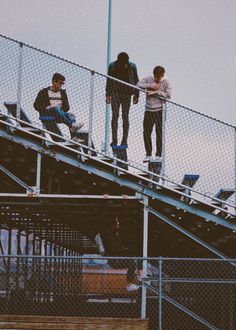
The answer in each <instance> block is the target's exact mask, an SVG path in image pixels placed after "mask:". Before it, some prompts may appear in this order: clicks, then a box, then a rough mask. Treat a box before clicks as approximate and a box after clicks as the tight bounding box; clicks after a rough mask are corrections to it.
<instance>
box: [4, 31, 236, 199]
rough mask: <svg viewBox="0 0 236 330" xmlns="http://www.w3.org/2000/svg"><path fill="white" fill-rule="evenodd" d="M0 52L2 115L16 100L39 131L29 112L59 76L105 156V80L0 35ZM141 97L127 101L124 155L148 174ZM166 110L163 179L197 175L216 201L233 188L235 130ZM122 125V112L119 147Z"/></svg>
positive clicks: (169, 106)
mask: <svg viewBox="0 0 236 330" xmlns="http://www.w3.org/2000/svg"><path fill="white" fill-rule="evenodd" d="M0 49H1V66H0V73H1V104H0V107H1V108H0V109H1V111H2V112H4V111H6V109H5V108H4V102H6V101H15V102H16V101H18V103H20V106H21V108H22V109H23V110H24V111H25V112H26V113H27V115H28V116H29V118H30V119H31V120H32V123H34V124H36V125H39V126H40V127H42V124H41V122H40V120H39V113H38V112H37V111H36V110H35V109H34V108H33V104H34V101H35V98H36V96H37V94H38V92H39V91H40V90H41V89H42V88H44V87H47V86H50V85H51V78H52V75H53V74H54V73H55V72H60V73H62V74H63V75H64V76H65V77H66V84H65V88H66V91H67V94H68V98H69V103H70V110H71V112H73V113H74V114H75V115H76V118H77V120H78V121H82V122H83V123H84V129H85V130H87V131H88V130H89V131H90V133H91V135H90V136H91V137H92V141H93V144H94V146H95V149H97V150H98V151H100V152H103V151H104V146H105V144H106V143H107V141H108V143H109V145H110V142H111V140H112V134H111V129H110V127H111V119H112V118H111V117H112V116H111V108H110V106H109V108H108V109H109V112H108V113H107V115H108V116H106V110H105V108H106V106H105V94H106V92H105V90H106V83H107V76H105V75H102V74H100V73H97V72H94V71H92V70H89V69H87V68H85V67H82V66H80V65H77V64H75V63H72V62H69V61H66V60H64V59H62V58H59V57H57V56H54V55H51V54H48V53H46V52H44V51H41V50H38V49H36V48H33V47H31V46H28V45H24V44H22V43H19V42H17V41H14V40H11V39H9V38H6V37H4V36H0ZM21 59H22V60H21ZM19 77H20V79H19ZM173 88H174V86H173ZM118 90H119V91H120V92H121V93H122V96H123V97H124V98H125V97H126V96H128V94H130V89H129V88H128V87H127V86H125V85H124V84H123V83H119V82H116V83H115V84H113V92H114V93H115V92H116V91H118ZM145 97H146V94H145V92H143V91H140V97H139V103H138V104H137V105H134V104H132V99H131V108H130V111H129V137H128V152H127V153H128V160H129V164H130V166H131V167H132V165H135V167H136V170H137V168H139V169H141V170H142V169H146V170H147V166H146V165H143V158H144V156H145V150H144V143H143V117H144V109H145ZM165 109H166V112H165V118H166V120H165V125H163V126H164V134H163V136H164V142H163V154H162V156H163V158H164V164H165V166H164V173H163V175H164V177H165V178H167V179H170V180H173V181H174V182H176V183H181V181H182V179H183V176H184V175H185V174H197V175H199V176H200V177H199V180H198V182H197V183H196V186H195V188H196V190H197V191H199V192H201V193H205V194H207V195H208V196H214V195H215V194H216V193H217V192H218V191H219V189H221V188H226V189H235V143H236V142H235V134H236V133H235V132H236V128H235V127H234V126H231V125H228V124H225V123H223V122H220V121H218V120H216V119H213V118H210V117H208V116H205V115H203V114H200V113H198V112H196V111H193V110H191V109H188V108H186V107H183V106H181V105H178V104H176V103H174V102H171V101H167V102H166V104H165ZM105 118H107V120H106V119H105ZM106 123H107V125H106ZM122 125H123V123H122V113H120V116H119V122H118V144H119V143H120V142H121V140H122V131H123V127H122ZM107 127H109V129H108V131H107V129H106V128H107ZM62 130H63V133H64V134H65V136H67V137H69V136H70V135H69V130H68V128H67V127H66V126H65V125H63V129H62ZM154 135H155V134H153V136H152V142H153V152H155V136H154ZM109 149H110V150H109V151H108V155H109V156H111V157H112V156H113V154H112V149H111V148H110V146H109ZM131 171H132V170H131ZM231 202H232V205H233V203H234V201H233V198H232V197H231V200H230V203H231Z"/></svg>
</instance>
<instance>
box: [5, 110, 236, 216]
mask: <svg viewBox="0 0 236 330" xmlns="http://www.w3.org/2000/svg"><path fill="white" fill-rule="evenodd" d="M4 116H6V117H8V118H9V119H13V120H15V121H18V122H21V123H24V124H27V125H28V126H31V127H33V128H36V129H39V130H41V131H43V132H45V133H49V134H51V135H54V136H56V137H60V138H63V139H64V140H65V141H67V142H70V143H73V144H75V145H78V146H80V147H83V148H84V147H85V148H86V149H88V150H90V151H95V152H97V153H99V154H100V155H102V156H103V157H105V158H107V159H111V160H118V161H119V162H122V163H124V164H129V163H127V162H124V161H121V160H120V159H118V158H115V157H107V156H106V155H105V154H104V153H102V152H99V151H97V150H96V149H93V148H89V147H87V146H84V145H83V144H81V143H78V142H75V141H72V140H70V139H68V138H66V137H62V136H61V135H58V134H55V133H53V132H51V131H48V130H46V129H44V128H39V127H37V126H35V125H33V124H31V123H28V122H25V121H23V120H21V119H16V118H15V117H13V116H9V115H5V114H4ZM0 122H1V123H3V124H5V125H7V126H11V127H13V128H15V129H17V130H20V131H23V132H26V130H25V129H23V128H20V127H16V126H14V125H13V124H11V123H9V122H5V121H2V120H0ZM27 133H28V134H29V135H32V136H35V137H38V138H40V139H42V140H44V141H47V142H50V143H53V144H55V145H58V146H60V147H62V148H64V149H66V150H69V151H72V152H74V153H77V154H79V155H82V156H85V157H86V158H90V159H93V160H96V161H98V162H100V163H102V164H105V165H107V166H110V167H112V168H114V169H118V170H121V171H122V172H125V173H128V174H131V175H132V176H134V177H136V178H138V179H141V180H143V181H146V182H148V183H151V184H154V185H156V186H159V187H160V188H165V189H167V190H169V191H172V192H175V193H177V194H179V195H180V196H184V197H187V198H191V199H192V200H195V201H196V202H201V203H202V204H205V205H208V206H212V204H210V203H207V202H203V201H201V200H198V199H196V198H195V197H193V196H190V195H189V194H186V193H184V192H181V191H178V190H175V189H172V188H170V187H169V186H167V185H164V184H162V183H159V182H156V181H153V180H151V179H149V178H144V177H142V176H140V175H138V174H135V173H132V172H130V171H129V170H125V169H123V168H120V167H119V166H117V165H114V164H109V163H107V162H106V161H103V160H102V159H99V158H97V157H94V156H91V155H88V154H84V152H82V151H79V150H74V149H72V148H70V147H69V146H65V145H62V144H61V143H60V142H56V141H53V140H49V139H47V138H46V137H43V136H39V135H38V134H35V133H33V132H29V131H27ZM129 165H130V166H131V167H132V168H134V169H138V170H140V168H137V167H135V166H134V165H132V164H129ZM143 172H145V171H143ZM145 173H148V174H151V175H154V173H152V172H149V171H146V172H145ZM155 176H157V177H159V178H160V179H164V180H165V181H167V182H170V183H173V184H176V185H177V186H180V187H183V188H185V189H188V190H191V191H193V192H195V193H196V194H198V195H200V196H203V197H207V198H210V199H211V200H214V201H218V202H220V203H224V205H227V206H230V207H232V208H234V206H233V205H231V204H228V203H226V202H225V201H222V200H219V199H218V198H214V197H212V196H208V195H206V194H204V193H202V192H199V191H197V190H195V189H193V188H190V187H188V186H185V185H183V184H181V183H176V182H174V181H171V180H170V179H166V178H164V177H163V176H161V175H157V174H155ZM214 208H215V209H217V210H219V211H222V212H225V213H227V214H229V215H231V216H234V214H233V213H231V212H229V211H228V210H226V209H223V208H221V207H219V206H217V205H214Z"/></svg>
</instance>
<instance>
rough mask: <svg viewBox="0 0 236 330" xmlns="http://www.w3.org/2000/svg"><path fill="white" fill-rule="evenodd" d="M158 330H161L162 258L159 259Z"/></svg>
mask: <svg viewBox="0 0 236 330" xmlns="http://www.w3.org/2000/svg"><path fill="white" fill-rule="evenodd" d="M158 300H159V330H161V329H162V258H161V257H160V259H159V297H158Z"/></svg>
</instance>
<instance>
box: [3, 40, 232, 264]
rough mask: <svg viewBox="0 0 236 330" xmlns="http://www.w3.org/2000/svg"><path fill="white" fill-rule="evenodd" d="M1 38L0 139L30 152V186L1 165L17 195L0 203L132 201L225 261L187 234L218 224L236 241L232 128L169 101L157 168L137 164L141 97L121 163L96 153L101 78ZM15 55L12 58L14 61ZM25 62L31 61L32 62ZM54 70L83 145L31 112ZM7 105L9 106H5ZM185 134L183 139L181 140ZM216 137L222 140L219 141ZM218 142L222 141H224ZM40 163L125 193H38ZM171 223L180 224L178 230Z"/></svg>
mask: <svg viewBox="0 0 236 330" xmlns="http://www.w3.org/2000/svg"><path fill="white" fill-rule="evenodd" d="M1 39H2V41H3V43H2V46H1V47H2V52H3V53H4V55H5V57H4V61H3V62H2V64H1V66H2V68H1V70H2V77H3V78H2V80H3V81H5V82H6V85H5V88H4V89H3V91H2V95H3V98H4V99H3V102H2V104H1V109H0V110H1V114H0V141H2V142H1V143H9V145H10V144H13V145H18V146H21V147H24V148H25V149H27V150H28V151H29V153H32V152H33V153H34V155H35V159H36V161H35V169H34V173H35V182H34V184H32V185H31V184H28V183H26V182H24V180H22V179H21V178H20V177H18V176H17V175H15V173H14V170H9V168H7V163H4V161H3V159H2V163H1V164H0V172H1V173H2V174H3V175H5V176H7V177H8V178H10V180H11V181H13V182H15V183H16V184H17V185H18V186H19V187H21V190H20V192H19V191H17V192H14V191H11V192H4V191H2V192H1V193H0V198H1V200H2V201H4V202H6V203H7V200H10V199H12V198H13V199H15V200H21V201H29V198H30V197H32V198H34V199H35V200H36V199H40V200H43V199H45V200H47V199H53V198H55V199H58V200H59V199H64V200H65V199H81V198H102V199H108V200H109V199H111V200H112V199H113V198H114V199H119V198H121V199H122V200H131V199H135V200H137V201H139V202H141V203H143V204H144V218H145V216H146V215H147V214H148V213H150V214H152V215H153V216H155V217H156V218H157V219H160V220H161V221H164V222H166V223H168V225H170V226H172V227H173V228H174V229H175V230H178V231H180V232H181V233H183V234H184V235H186V236H188V237H189V238H190V239H192V240H194V241H196V242H198V243H200V244H201V245H202V246H204V247H205V248H207V249H208V250H210V251H211V252H212V253H214V254H217V255H218V256H220V257H222V258H225V257H226V256H225V255H224V254H223V253H221V252H219V251H217V250H216V249H215V248H211V247H210V246H208V243H204V242H203V240H202V239H201V238H199V237H198V236H195V235H194V234H193V232H194V231H196V228H201V227H202V228H204V224H205V223H206V224H208V223H211V224H213V225H214V226H218V227H219V228H220V229H219V231H220V230H222V231H223V232H224V231H227V233H225V232H224V235H229V232H230V235H229V236H230V237H231V235H232V236H233V237H231V238H232V241H233V239H234V238H235V237H234V236H235V234H234V233H235V231H236V216H235V201H234V200H232V199H231V197H232V196H235V177H236V173H235V159H236V156H235V150H234V147H235V142H234V141H235V136H236V133H235V132H236V129H235V127H232V126H230V125H227V124H224V123H221V122H219V121H216V120H214V119H212V118H209V117H207V116H204V115H202V114H200V113H197V112H196V111H193V110H191V109H187V108H185V107H182V106H180V105H178V104H175V103H173V102H170V101H168V102H167V103H166V109H165V110H166V111H165V112H164V115H165V116H166V117H165V118H164V127H163V135H164V145H163V149H164V150H163V163H162V167H160V166H159V165H157V163H156V164H155V163H153V164H149V166H148V167H147V166H146V165H143V164H142V162H141V159H142V153H143V147H142V146H141V143H139V142H140V140H141V139H142V138H141V137H142V111H143V107H144V101H145V93H144V92H143V91H140V94H141V95H140V102H139V105H138V106H136V109H135V111H134V109H132V110H133V111H132V112H131V114H130V121H131V124H132V125H131V126H133V128H135V129H133V130H132V127H131V132H130V138H129V141H130V142H129V148H128V151H127V154H126V155H125V156H126V157H127V160H126V157H125V158H123V159H122V158H120V154H119V150H116V151H115V152H114V153H113V152H111V151H110V150H104V148H103V145H104V140H105V142H106V143H105V145H107V139H109V136H107V135H105V136H103V132H104V131H105V133H106V134H107V132H108V131H109V130H107V127H109V125H110V120H109V122H107V116H106V121H105V123H104V120H103V119H104V113H103V112H104V111H103V110H102V109H103V108H104V95H103V94H104V89H105V83H106V80H107V76H104V75H102V74H99V73H96V72H94V71H93V70H90V69H87V68H84V67H82V66H80V65H77V64H74V63H71V62H69V61H66V60H63V59H61V58H58V57H57V56H55V55H52V54H47V53H46V52H41V51H39V50H36V49H34V48H33V47H31V46H28V45H24V44H22V43H19V42H17V41H14V40H11V39H9V38H6V37H4V36H1ZM13 50H14V52H13ZM18 52H19V55H15V54H18ZM11 54H14V59H13V58H11ZM12 56H13V55H12ZM32 58H33V59H34V63H32V62H31V60H32ZM13 60H14V61H15V62H16V65H17V67H18V71H17V72H15V70H12V71H11V70H8V71H7V70H6V68H7V67H8V64H9V63H8V62H9V61H13ZM45 63H46V64H45ZM36 64H37V65H36ZM4 65H5V66H4ZM58 66H60V68H61V70H63V71H65V73H66V77H70V79H71V80H73V84H72V83H71V84H70V82H69V87H68V92H69V94H70V95H69V97H70V100H71V103H72V105H73V108H74V109H75V108H76V109H77V110H76V115H77V117H79V118H82V120H83V121H84V122H85V126H87V127H88V129H87V131H85V132H83V133H81V134H83V136H86V141H85V140H84V142H83V143H76V142H74V141H71V140H70V137H69V136H68V134H67V133H66V131H65V129H64V128H62V134H63V136H61V135H57V134H55V133H53V132H51V131H48V130H46V129H44V128H43V127H42V124H41V122H40V121H39V120H38V118H37V117H38V114H37V113H36V111H35V110H33V109H32V104H33V100H34V98H35V95H36V93H37V91H38V90H39V88H41V87H42V86H45V84H46V83H47V81H48V75H49V73H50V74H51V72H54V71H55V67H56V68H57V67H58ZM35 70H36V72H37V74H35ZM74 72H76V75H75V74H74ZM13 76H16V77H17V84H16V86H15V88H16V93H15V92H14V90H15V89H14V88H13V87H10V88H9V81H12V80H11V79H12V78H13ZM36 76H37V77H36ZM78 76H79V78H80V79H79V80H78ZM5 79H6V80H5ZM68 80H69V78H68ZM23 83H24V84H23ZM74 86H76V88H75V87H74ZM78 87H79V92H78ZM32 88H33V92H32ZM9 99H11V100H15V101H14V102H12V101H11V102H9ZM138 110H140V111H138ZM108 119H109V116H108ZM193 122H194V125H193ZM186 130H188V137H186V134H185V131H186ZM199 132H200V133H199ZM119 133H120V131H119ZM220 133H222V136H223V137H224V138H222V139H220V138H219V135H220ZM225 136H227V137H228V139H229V141H225V139H226V138H225ZM55 138H56V139H57V141H58V139H62V140H63V142H57V141H56V139H55ZM199 140H200V142H199ZM3 141H4V142H3ZM172 141H174V142H172ZM202 141H204V143H203V142H202ZM212 141H213V142H212ZM199 143H201V144H199ZM99 146H101V147H99ZM199 146H200V148H199ZM216 147H217V148H216ZM221 150H223V151H224V154H225V158H224V159H225V161H224V162H225V163H224V166H223V167H224V171H223V170H222V164H218V163H217V160H218V158H219V152H221ZM113 151H114V150H113ZM125 153H126V150H125ZM207 156H209V158H207ZM9 157H10V153H9ZM43 157H48V158H50V159H55V160H56V161H58V162H59V163H60V164H61V167H62V168H63V166H64V165H66V166H70V168H73V171H75V172H76V173H77V172H78V175H81V173H83V175H90V174H92V175H94V176H96V177H97V178H100V179H101V180H102V181H103V182H105V183H106V184H110V185H112V186H117V187H121V188H122V189H123V190H124V191H125V193H124V194H122V193H121V194H120V195H119V194H113V195H110V194H106V193H104V194H100V195H99V196H96V195H91V194H76V193H75V192H73V193H66V194H62V193H56V192H55V191H52V192H49V191H48V192H43V191H42V189H41V174H42V173H41V171H42V169H41V162H42V158H43ZM63 164H64V165H63ZM58 180H60V178H58ZM216 189H217V191H218V190H219V189H220V191H219V193H215V191H216ZM127 192H128V193H127ZM145 212H146V213H145ZM145 214H146V215H145ZM174 218H175V219H174ZM177 218H178V219H177ZM193 219H194V220H193ZM178 220H181V221H182V223H184V224H183V225H182V224H181V223H179V222H178ZM144 222H145V221H144ZM199 226H201V227H199ZM203 232H204V230H203ZM197 235H198V232H197ZM144 241H145V238H144ZM144 245H145V243H144ZM144 251H146V252H147V246H146V247H144ZM146 252H145V253H146ZM145 253H144V255H145Z"/></svg>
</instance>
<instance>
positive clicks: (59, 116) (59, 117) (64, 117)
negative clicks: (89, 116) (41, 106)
mask: <svg viewBox="0 0 236 330" xmlns="http://www.w3.org/2000/svg"><path fill="white" fill-rule="evenodd" d="M47 111H48V115H49V116H53V117H55V121H56V122H57V123H58V124H60V123H61V124H66V125H67V126H69V127H71V126H72V124H73V123H75V117H74V115H73V114H72V113H69V112H64V111H63V110H62V109H61V108H60V107H55V108H54V109H50V110H47Z"/></svg>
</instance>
